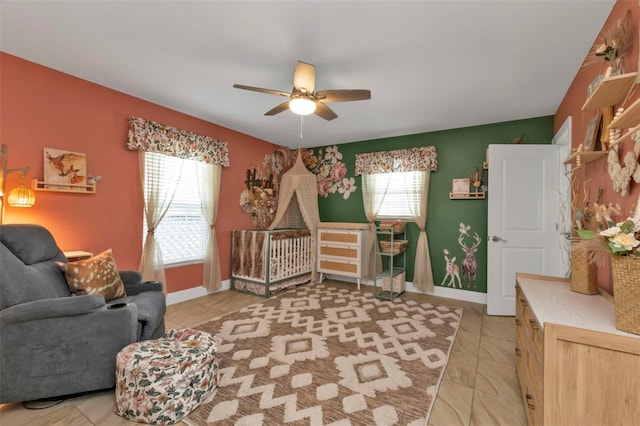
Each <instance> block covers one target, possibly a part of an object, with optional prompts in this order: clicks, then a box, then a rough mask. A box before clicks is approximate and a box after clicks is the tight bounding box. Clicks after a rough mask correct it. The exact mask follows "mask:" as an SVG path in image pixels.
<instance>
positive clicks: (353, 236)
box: [318, 229, 360, 245]
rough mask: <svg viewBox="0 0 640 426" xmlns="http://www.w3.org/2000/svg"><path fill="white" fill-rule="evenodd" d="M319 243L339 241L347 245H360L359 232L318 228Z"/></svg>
mask: <svg viewBox="0 0 640 426" xmlns="http://www.w3.org/2000/svg"><path fill="white" fill-rule="evenodd" d="M318 240H319V243H320V244H322V243H339V244H347V245H360V232H353V231H341V230H334V229H331V230H329V229H327V230H325V229H319V230H318Z"/></svg>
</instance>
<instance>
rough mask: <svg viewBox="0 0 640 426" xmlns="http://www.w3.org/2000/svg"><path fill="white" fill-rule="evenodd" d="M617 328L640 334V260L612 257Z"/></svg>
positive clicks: (627, 257)
mask: <svg viewBox="0 0 640 426" xmlns="http://www.w3.org/2000/svg"><path fill="white" fill-rule="evenodd" d="M611 272H612V274H613V298H614V301H615V305H616V328H617V329H618V330H621V331H626V332H628V333H634V334H640V258H634V257H629V256H611Z"/></svg>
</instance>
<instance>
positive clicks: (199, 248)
mask: <svg viewBox="0 0 640 426" xmlns="http://www.w3.org/2000/svg"><path fill="white" fill-rule="evenodd" d="M161 164H162V167H163V170H166V172H165V173H164V174H163V176H162V181H160V182H157V183H156V184H157V185H159V186H160V188H162V189H163V191H166V192H169V191H171V190H172V189H173V185H172V183H173V182H175V180H176V179H177V180H178V183H177V186H176V189H175V194H174V196H173V201H172V202H171V205H170V206H169V209H168V211H167V213H166V214H165V216H164V217H163V218H162V220H161V221H160V224H159V225H158V228H157V229H156V231H155V237H156V239H157V241H158V243H159V244H160V249H161V250H162V260H163V262H164V264H165V265H176V264H185V263H194V262H201V261H203V259H204V253H205V249H206V245H207V240H208V238H209V226H208V224H207V221H206V219H205V218H204V216H203V214H202V209H201V202H200V194H199V192H198V180H197V172H196V170H197V169H196V161H195V160H183V159H181V158H177V157H172V156H168V155H163V154H158V153H153V152H146V153H145V167H146V168H147V170H149V168H152V167H156V168H157V167H159V166H160V165H161ZM149 175H150V173H148V172H147V173H145V176H147V177H148V176H149ZM150 184H153V183H151V182H145V186H147V185H150ZM168 196H169V197H170V194H169V195H168ZM143 215H144V212H143ZM143 223H144V233H143V240H144V238H146V235H147V221H146V219H144V216H143ZM143 243H144V241H143Z"/></svg>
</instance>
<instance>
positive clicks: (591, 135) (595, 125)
mask: <svg viewBox="0 0 640 426" xmlns="http://www.w3.org/2000/svg"><path fill="white" fill-rule="evenodd" d="M601 120H602V114H597V115H596V116H595V117H593V118H592V119H591V121H589V124H588V125H587V131H586V132H585V135H584V144H583V148H584V150H585V151H593V148H594V147H595V144H596V139H597V136H598V129H599V128H600V121H601Z"/></svg>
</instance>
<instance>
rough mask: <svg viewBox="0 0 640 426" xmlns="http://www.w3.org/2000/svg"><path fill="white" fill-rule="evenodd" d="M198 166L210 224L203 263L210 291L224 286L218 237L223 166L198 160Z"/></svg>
mask: <svg viewBox="0 0 640 426" xmlns="http://www.w3.org/2000/svg"><path fill="white" fill-rule="evenodd" d="M196 167H197V172H198V191H199V192H200V201H202V214H203V215H204V217H205V219H206V220H207V223H208V224H209V239H208V241H207V248H206V251H205V253H204V263H203V265H202V275H203V276H202V280H203V281H202V286H203V287H204V288H206V289H207V290H209V291H214V290H219V289H221V288H222V273H221V272H220V254H219V253H218V237H217V235H216V220H217V218H218V205H219V204H220V202H219V200H220V197H219V196H220V175H221V174H222V166H220V165H213V164H206V163H201V162H198V163H196Z"/></svg>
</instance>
